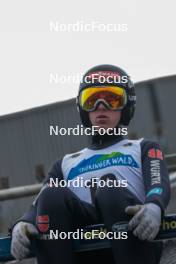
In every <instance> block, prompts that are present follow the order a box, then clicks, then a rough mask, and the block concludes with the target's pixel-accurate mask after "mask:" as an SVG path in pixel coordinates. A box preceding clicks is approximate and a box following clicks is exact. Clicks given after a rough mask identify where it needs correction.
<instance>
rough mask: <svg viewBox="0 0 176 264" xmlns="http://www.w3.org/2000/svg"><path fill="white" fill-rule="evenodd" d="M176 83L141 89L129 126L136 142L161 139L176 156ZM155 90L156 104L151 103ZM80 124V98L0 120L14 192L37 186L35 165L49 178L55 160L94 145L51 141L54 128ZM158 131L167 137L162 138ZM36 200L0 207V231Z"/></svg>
mask: <svg viewBox="0 0 176 264" xmlns="http://www.w3.org/2000/svg"><path fill="white" fill-rule="evenodd" d="M175 84H176V76H171V77H165V78H159V79H155V80H150V81H146V82H141V83H138V84H136V90H137V97H138V101H137V109H136V114H135V118H134V120H133V121H132V123H131V125H130V127H129V133H130V135H131V136H132V137H136V136H138V137H141V136H144V137H148V138H153V139H157V138H158V135H159V134H160V136H159V140H160V142H161V144H162V145H163V147H164V149H165V150H166V152H167V153H172V152H176V137H175V130H176V129H175V128H176V124H175V121H174V106H175V98H176V89H175ZM152 89H153V90H154V92H155V93H156V99H157V104H155V103H156V102H152V101H151V95H152V91H153V90H152ZM155 107H156V108H157V111H159V116H158V115H156V113H155ZM158 108H159V110H158ZM157 111H156V112H157ZM78 123H79V115H78V113H77V110H76V106H75V99H71V100H68V101H65V102H60V103H55V104H51V105H47V106H44V107H38V108H35V109H32V110H27V111H24V112H20V113H16V114H12V115H8V116H4V117H0V177H8V178H9V185H10V187H13V186H22V185H26V184H32V183H35V182H36V181H37V180H36V178H35V166H36V165H38V164H44V167H45V173H47V171H48V169H49V167H50V166H51V164H52V163H53V161H55V160H56V159H57V158H59V157H61V156H62V155H63V154H65V153H70V152H74V151H76V150H79V149H80V148H82V147H83V146H85V145H86V144H87V142H88V141H89V139H88V138H87V137H85V136H50V135H49V126H50V125H53V126H55V125H59V127H75V126H76V125H77V124H78ZM158 127H160V128H162V129H160V130H162V133H161V132H160V133H158ZM32 199H33V197H31V198H25V199H17V200H14V201H6V202H1V203H0V232H4V233H6V232H7V226H8V225H9V223H11V222H13V221H14V220H15V219H16V218H18V217H19V216H20V215H21V214H22V213H23V212H24V211H25V210H26V208H27V207H28V205H29V204H30V202H31V200H32Z"/></svg>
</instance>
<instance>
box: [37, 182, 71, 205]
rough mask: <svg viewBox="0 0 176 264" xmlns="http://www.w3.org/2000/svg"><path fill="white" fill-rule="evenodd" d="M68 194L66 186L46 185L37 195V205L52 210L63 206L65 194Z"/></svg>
mask: <svg viewBox="0 0 176 264" xmlns="http://www.w3.org/2000/svg"><path fill="white" fill-rule="evenodd" d="M67 195H69V190H68V189H67V188H61V187H58V188H56V187H46V188H45V189H44V190H43V191H42V192H41V194H40V196H39V197H38V207H42V208H47V210H52V209H56V208H60V207H62V206H64V202H65V200H66V196H67Z"/></svg>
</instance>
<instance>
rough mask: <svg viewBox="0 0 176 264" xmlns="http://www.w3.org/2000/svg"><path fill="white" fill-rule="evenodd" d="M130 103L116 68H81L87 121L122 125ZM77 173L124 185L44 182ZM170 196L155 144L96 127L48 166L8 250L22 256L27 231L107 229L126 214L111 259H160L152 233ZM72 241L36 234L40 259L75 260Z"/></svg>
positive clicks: (131, 92) (43, 262)
mask: <svg viewBox="0 0 176 264" xmlns="http://www.w3.org/2000/svg"><path fill="white" fill-rule="evenodd" d="M95 76H96V78H94V77H95ZM98 76H100V77H101V78H98ZM102 76H103V78H102ZM124 76H126V78H121V80H126V81H123V82H122V81H121V82H119V83H117V82H116V81H115V80H116V79H117V78H112V77H124ZM102 79H104V80H105V82H102ZM91 80H93V81H91ZM100 80H101V81H100ZM112 80H114V81H112ZM135 105H136V95H135V89H134V85H133V83H132V81H131V80H130V77H129V76H128V75H127V73H126V72H124V71H123V70H122V69H120V68H119V67H116V66H112V65H100V66H96V67H94V68H92V69H90V70H89V71H88V72H87V73H86V74H85V75H84V77H83V81H82V82H81V84H80V89H79V93H78V97H77V106H78V109H79V113H80V117H81V120H82V123H83V125H84V126H85V127H91V126H98V127H99V128H101V129H102V128H104V129H105V130H107V129H108V128H113V129H114V128H117V129H118V128H119V127H121V126H128V125H129V122H130V120H131V119H132V117H133V114H134V110H135ZM144 119H145V117H144ZM102 161H106V162H102ZM101 162H102V163H101ZM100 163H101V166H99V165H100ZM96 165H97V166H96ZM79 177H82V178H83V179H84V180H91V179H92V178H99V179H101V180H102V179H103V180H105V181H107V180H108V179H115V180H117V181H123V180H127V183H128V184H127V186H126V187H125V188H124V187H118V188H117V187H115V186H114V187H111V188H109V187H108V186H104V187H98V188H97V189H95V188H86V187H84V186H82V187H77V188H76V187H73V186H70V187H69V188H68V187H60V186H59V187H58V188H56V187H49V186H48V182H49V181H50V178H53V179H57V178H58V179H59V181H60V180H63V179H65V180H67V181H68V180H73V179H77V178H79ZM169 199H170V184H169V178H168V172H167V168H166V164H165V160H164V156H163V153H162V150H161V148H160V145H159V144H158V143H155V142H152V141H150V140H146V139H139V140H129V139H124V138H123V136H121V135H115V134H113V135H108V133H105V134H104V135H100V133H96V134H95V135H93V136H92V143H91V145H90V146H88V147H87V148H84V149H82V150H80V151H79V152H77V153H72V154H68V155H65V156H64V157H63V158H62V159H61V160H58V161H57V162H56V163H55V164H54V165H53V166H52V168H51V170H50V172H49V174H48V177H47V179H46V181H45V183H44V186H43V188H42V190H41V192H40V193H39V195H38V196H37V198H36V199H35V201H34V203H33V205H32V206H31V208H30V210H29V211H27V212H26V213H25V215H24V216H23V217H22V218H21V219H20V220H19V221H17V222H16V223H15V225H14V227H13V230H12V245H11V252H12V254H13V256H14V257H15V258H16V259H22V258H25V257H26V256H27V255H28V254H29V247H30V244H31V237H32V236H35V235H38V234H40V235H43V234H45V235H47V234H49V232H50V230H53V231H55V230H58V231H59V232H66V233H67V232H69V231H74V230H76V229H79V228H82V227H84V226H86V225H90V224H97V223H104V224H105V226H106V228H107V230H108V231H112V230H113V225H114V224H115V223H117V222H119V221H129V230H130V231H129V232H128V238H127V239H112V240H110V242H111V244H112V251H113V256H114V260H115V263H118V264H119V263H121V264H122V263H123V264H141V263H143V264H158V263H159V261H160V256H161V253H162V242H153V240H154V239H155V237H156V235H157V233H158V231H159V227H160V223H161V219H162V217H163V215H164V211H165V208H166V206H167V205H168V202H169ZM43 237H44V236H43ZM45 237H47V236H45ZM73 243H74V241H73V240H71V239H65V240H62V239H58V240H49V239H37V240H36V255H37V261H38V263H39V264H48V263H51V264H58V263H60V264H65V263H67V264H72V263H74V261H75V260H74V254H73Z"/></svg>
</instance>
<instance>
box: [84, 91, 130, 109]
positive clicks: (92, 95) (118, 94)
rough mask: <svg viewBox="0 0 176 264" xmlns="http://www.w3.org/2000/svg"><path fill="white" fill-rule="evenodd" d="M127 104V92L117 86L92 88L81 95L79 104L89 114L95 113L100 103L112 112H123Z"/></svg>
mask: <svg viewBox="0 0 176 264" xmlns="http://www.w3.org/2000/svg"><path fill="white" fill-rule="evenodd" d="M126 102H127V95H126V91H125V90H124V89H123V88H121V87H117V86H106V87H90V88H86V89H84V90H83V91H82V92H81V93H80V95H79V104H80V106H81V108H82V109H83V110H85V111H87V112H92V111H95V109H96V107H97V106H98V104H99V103H103V104H104V105H105V106H106V107H107V108H108V109H110V110H121V109H123V108H124V106H125V105H126Z"/></svg>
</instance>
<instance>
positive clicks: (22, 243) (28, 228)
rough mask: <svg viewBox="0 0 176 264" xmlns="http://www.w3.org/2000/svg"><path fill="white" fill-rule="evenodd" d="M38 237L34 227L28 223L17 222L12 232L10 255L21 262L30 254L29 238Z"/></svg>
mask: <svg viewBox="0 0 176 264" xmlns="http://www.w3.org/2000/svg"><path fill="white" fill-rule="evenodd" d="M36 235H38V231H37V229H36V227H35V226H34V225H32V224H30V223H26V222H19V223H17V224H16V225H15V227H14V228H13V231H12V242H11V254H12V255H13V256H14V258H15V259H18V260H21V259H23V258H25V257H26V256H27V255H28V254H29V253H30V250H29V248H30V245H31V242H30V238H31V237H32V236H36Z"/></svg>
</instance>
